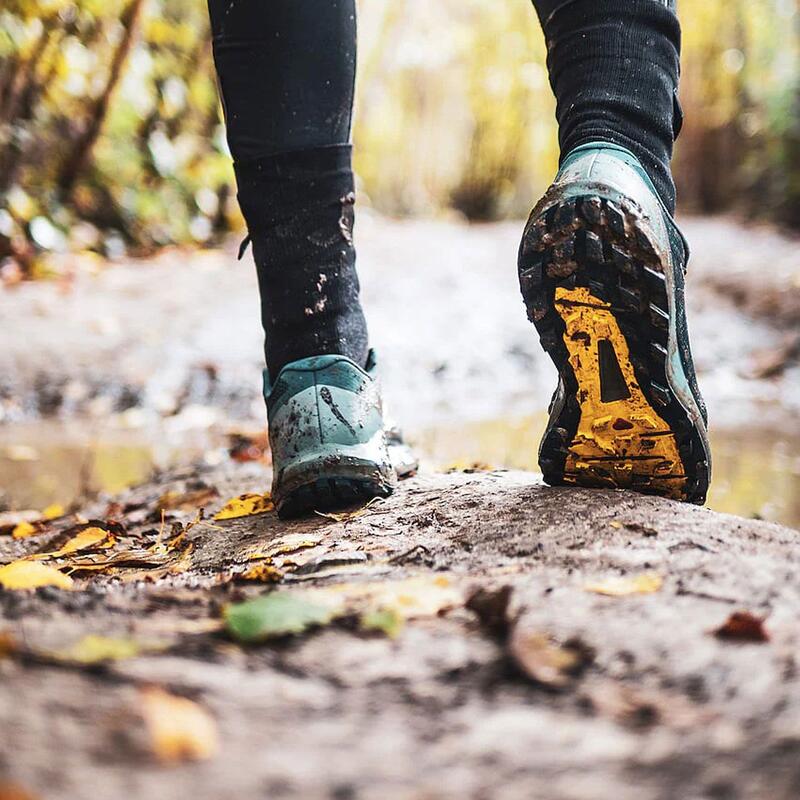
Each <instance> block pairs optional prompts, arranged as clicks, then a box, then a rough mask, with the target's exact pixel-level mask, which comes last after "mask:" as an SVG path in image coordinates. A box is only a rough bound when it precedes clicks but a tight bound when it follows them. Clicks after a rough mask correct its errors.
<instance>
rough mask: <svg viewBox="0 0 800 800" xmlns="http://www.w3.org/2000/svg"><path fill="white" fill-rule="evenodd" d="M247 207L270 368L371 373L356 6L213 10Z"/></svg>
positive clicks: (296, 4) (288, 4)
mask: <svg viewBox="0 0 800 800" xmlns="http://www.w3.org/2000/svg"><path fill="white" fill-rule="evenodd" d="M209 11H210V14H211V28H212V34H213V47H214V60H215V64H216V67H217V74H218V79H219V86H220V91H221V95H222V102H223V107H224V110H225V121H226V125H227V131H228V142H229V144H230V149H231V153H232V155H233V159H234V166H235V170H236V179H237V183H238V187H239V203H240V205H241V208H242V212H243V214H244V216H245V221H246V222H247V227H248V232H249V235H250V238H251V241H252V244H253V253H254V256H255V260H256V267H257V271H258V279H259V287H260V292H261V309H262V322H263V326H264V332H265V336H266V359H267V365H268V368H269V374H270V376H271V378H272V380H273V381H274V379H275V378H276V377H277V375H278V373H279V372H280V370H281V369H282V368H283V367H284V366H285V365H286V364H287V363H289V362H292V361H295V360H297V359H300V358H304V357H308V356H314V355H322V354H342V355H345V356H348V357H350V358H352V359H353V360H354V361H355V362H356V363H358V364H360V365H362V366H363V365H364V364H365V363H366V358H367V329H366V323H365V321H364V315H363V312H362V310H361V305H360V302H359V286H358V278H357V276H356V270H355V250H354V247H353V239H352V226H353V202H354V199H355V197H354V193H353V192H354V186H353V174H352V171H351V166H350V145H349V137H350V119H351V113H352V106H353V84H354V79H355V65H356V18H355V1H354V0H269V1H268V2H265V1H264V0H238V1H237V2H232V0H209Z"/></svg>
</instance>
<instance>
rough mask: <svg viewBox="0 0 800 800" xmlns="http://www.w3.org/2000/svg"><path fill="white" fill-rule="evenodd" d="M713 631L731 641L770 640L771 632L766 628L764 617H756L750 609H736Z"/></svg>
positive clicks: (721, 637) (718, 636) (719, 636)
mask: <svg viewBox="0 0 800 800" xmlns="http://www.w3.org/2000/svg"><path fill="white" fill-rule="evenodd" d="M712 632H713V634H714V636H716V637H717V638H718V639H728V640H729V641H736V642H768V641H769V634H768V633H767V631H766V629H765V628H764V617H756V616H754V615H753V614H751V613H749V612H748V611H734V612H733V614H731V615H730V616H729V617H728V619H727V620H725V622H724V624H723V625H721V626H720V627H719V628H717V629H716V630H714V631H712Z"/></svg>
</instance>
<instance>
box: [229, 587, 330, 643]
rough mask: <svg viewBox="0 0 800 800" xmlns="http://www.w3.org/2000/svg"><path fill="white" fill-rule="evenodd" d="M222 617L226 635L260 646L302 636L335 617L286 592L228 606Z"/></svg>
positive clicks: (327, 610)
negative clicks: (281, 638) (308, 630)
mask: <svg viewBox="0 0 800 800" xmlns="http://www.w3.org/2000/svg"><path fill="white" fill-rule="evenodd" d="M223 613H224V617H225V623H226V627H227V630H228V632H229V633H230V634H231V635H232V636H233V637H234V638H236V639H239V640H240V641H242V642H262V641H264V640H266V639H272V638H275V637H277V636H287V635H289V634H293V633H302V632H303V631H304V630H306V629H307V628H310V627H311V626H312V625H326V624H327V623H329V622H330V621H331V620H332V619H333V618H334V616H335V613H334V611H333V610H332V609H330V608H327V607H325V606H320V605H317V604H316V603H311V602H309V601H308V600H305V599H303V598H302V597H299V596H297V595H295V594H294V593H290V592H271V593H270V594H267V595H264V596H263V597H258V598H256V599H255V600H248V601H247V602H246V603H238V604H237V605H230V606H228V607H227V608H226V609H225V611H224V612H223Z"/></svg>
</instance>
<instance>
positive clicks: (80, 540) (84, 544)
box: [31, 528, 116, 559]
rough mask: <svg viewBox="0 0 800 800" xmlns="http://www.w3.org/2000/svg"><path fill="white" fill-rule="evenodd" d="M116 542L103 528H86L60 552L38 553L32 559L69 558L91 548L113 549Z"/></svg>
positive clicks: (59, 550)
mask: <svg viewBox="0 0 800 800" xmlns="http://www.w3.org/2000/svg"><path fill="white" fill-rule="evenodd" d="M115 541H116V540H115V539H114V537H113V536H112V535H111V533H110V532H109V531H106V530H103V529H102V528H84V529H83V530H82V531H80V532H79V533H76V534H75V536H73V537H72V538H71V539H70V540H69V541H68V542H66V543H65V544H64V545H63V546H62V547H60V548H59V549H58V550H53V552H51V553H37V554H36V555H35V556H31V558H35V559H40V558H60V557H61V556H68V555H69V554H70V553H79V552H81V551H82V550H89V549H90V548H97V547H103V548H106V547H111V546H112V545H113V544H114V542H115Z"/></svg>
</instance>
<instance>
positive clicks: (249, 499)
mask: <svg viewBox="0 0 800 800" xmlns="http://www.w3.org/2000/svg"><path fill="white" fill-rule="evenodd" d="M274 509H275V504H274V503H273V502H272V497H270V495H269V494H240V495H239V496H238V497H232V498H231V499H230V500H228V502H227V503H225V505H224V506H223V507H222V508H221V509H220V510H219V511H218V512H217V513H216V514H215V515H214V519H238V518H239V517H251V516H253V515H254V514H264V513H266V512H267V511H273V510H274Z"/></svg>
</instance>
